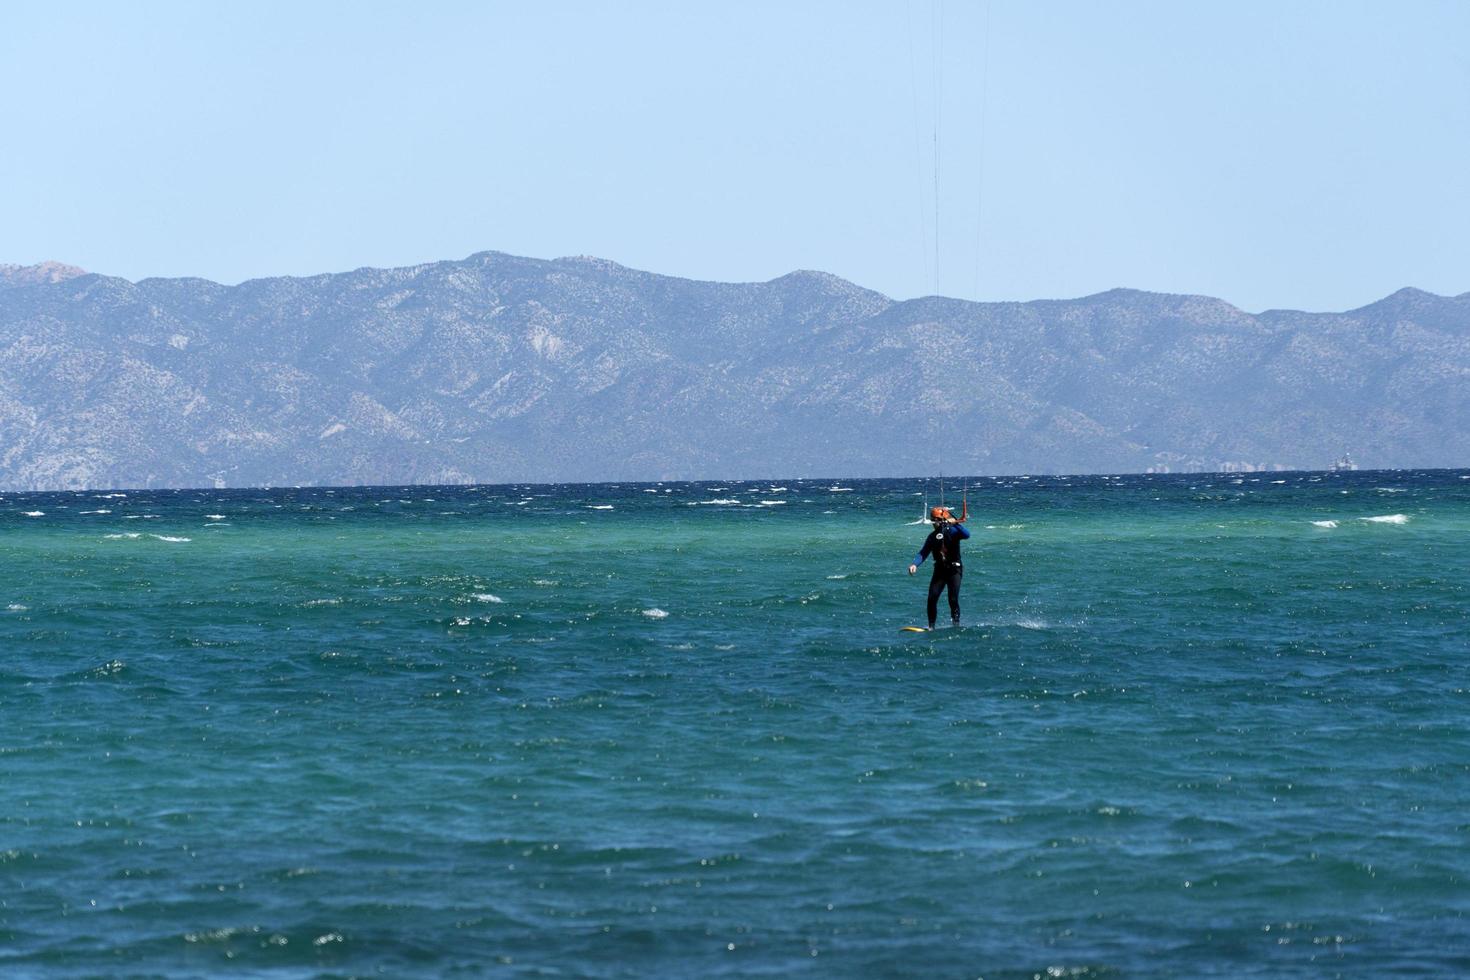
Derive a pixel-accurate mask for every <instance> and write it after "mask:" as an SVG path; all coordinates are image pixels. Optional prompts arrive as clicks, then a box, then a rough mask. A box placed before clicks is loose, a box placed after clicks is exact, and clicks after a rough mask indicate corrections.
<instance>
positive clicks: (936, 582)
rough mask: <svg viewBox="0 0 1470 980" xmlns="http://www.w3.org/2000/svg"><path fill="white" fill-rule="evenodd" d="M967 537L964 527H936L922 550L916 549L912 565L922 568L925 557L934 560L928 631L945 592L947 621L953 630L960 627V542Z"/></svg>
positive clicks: (961, 525)
mask: <svg viewBox="0 0 1470 980" xmlns="http://www.w3.org/2000/svg"><path fill="white" fill-rule="evenodd" d="M969 536H970V532H969V531H966V530H965V526H964V525H963V524H937V525H935V527H934V530H933V531H930V532H929V536H928V537H927V538H925V539H924V547H922V548H920V549H919V554H918V557H916V558H915V559H914V564H915V565H922V564H924V559H925V558H926V557H928V556H929V555H933V556H934V574H933V575H931V576H930V578H929V605H928V607H927V612H928V613H929V628H930V629H933V628H934V620H935V618H936V617H937V616H938V615H939V593H941V592H943V591H944V590H945V589H948V590H949V617H950V619H951V620H952V621H953V622H954V624H955V625H956V626H958V625H959V622H960V580H961V579H962V578H964V575H965V567H964V565H963V563H961V561H960V542H961V541H963V540H965V539H966V538H968V537H969Z"/></svg>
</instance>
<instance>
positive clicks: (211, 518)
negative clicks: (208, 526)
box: [204, 514, 225, 521]
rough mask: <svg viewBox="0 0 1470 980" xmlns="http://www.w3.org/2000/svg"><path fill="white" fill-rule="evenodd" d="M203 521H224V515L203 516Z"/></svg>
mask: <svg viewBox="0 0 1470 980" xmlns="http://www.w3.org/2000/svg"><path fill="white" fill-rule="evenodd" d="M204 519H205V520H209V521H222V520H224V519H225V515H223V514H205V515H204Z"/></svg>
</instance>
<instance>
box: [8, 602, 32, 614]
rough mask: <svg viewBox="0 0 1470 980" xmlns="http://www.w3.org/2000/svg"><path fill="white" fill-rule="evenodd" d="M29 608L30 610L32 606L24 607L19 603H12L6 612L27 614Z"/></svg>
mask: <svg viewBox="0 0 1470 980" xmlns="http://www.w3.org/2000/svg"><path fill="white" fill-rule="evenodd" d="M29 608H30V606H23V605H21V604H20V603H18V602H12V603H11V604H10V605H8V606H6V607H5V611H6V612H25V611H26V610H27V609H29Z"/></svg>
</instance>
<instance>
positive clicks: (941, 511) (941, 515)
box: [929, 507, 954, 521]
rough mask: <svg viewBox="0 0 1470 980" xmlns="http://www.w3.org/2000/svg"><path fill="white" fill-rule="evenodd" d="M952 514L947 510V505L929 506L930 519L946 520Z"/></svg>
mask: <svg viewBox="0 0 1470 980" xmlns="http://www.w3.org/2000/svg"><path fill="white" fill-rule="evenodd" d="M953 516H954V515H953V514H951V513H950V512H949V508H948V507H930V508H929V519H930V520H931V521H947V520H949V519H950V518H951V517H953Z"/></svg>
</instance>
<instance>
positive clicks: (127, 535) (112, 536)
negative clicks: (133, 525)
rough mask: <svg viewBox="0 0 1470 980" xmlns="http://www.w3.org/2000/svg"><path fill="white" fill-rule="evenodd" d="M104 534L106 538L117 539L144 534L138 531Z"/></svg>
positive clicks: (137, 536)
mask: <svg viewBox="0 0 1470 980" xmlns="http://www.w3.org/2000/svg"><path fill="white" fill-rule="evenodd" d="M102 536H103V537H104V538H108V539H110V540H113V541H116V540H118V539H119V538H141V537H142V536H143V535H141V534H139V533H138V532H137V531H129V532H127V533H126V534H104V535H102Z"/></svg>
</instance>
